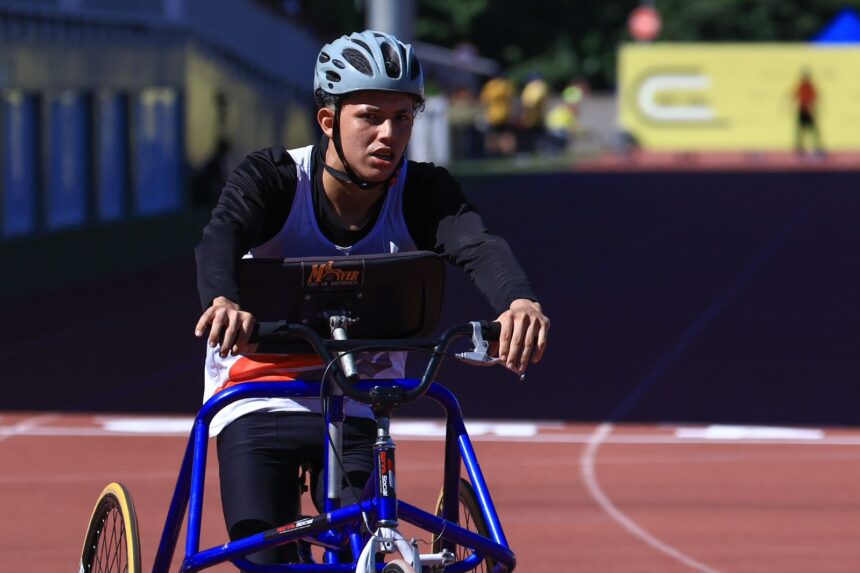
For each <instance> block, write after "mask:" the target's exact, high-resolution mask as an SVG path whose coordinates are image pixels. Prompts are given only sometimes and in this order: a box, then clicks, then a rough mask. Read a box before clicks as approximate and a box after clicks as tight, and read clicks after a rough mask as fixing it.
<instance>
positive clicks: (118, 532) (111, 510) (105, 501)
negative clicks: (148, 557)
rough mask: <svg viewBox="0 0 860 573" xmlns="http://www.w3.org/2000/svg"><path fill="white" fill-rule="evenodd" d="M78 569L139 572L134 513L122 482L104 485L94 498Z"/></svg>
mask: <svg viewBox="0 0 860 573" xmlns="http://www.w3.org/2000/svg"><path fill="white" fill-rule="evenodd" d="M80 571H81V573H107V572H111V573H113V572H116V573H140V541H139V537H138V532H137V516H136V515H135V513H134V504H133V503H132V501H131V496H130V495H129V493H128V490H127V489H126V488H125V486H123V485H122V484H118V483H112V484H110V485H108V486H107V487H106V488H104V490H103V491H102V493H101V495H100V496H99V500H98V502H96V506H95V509H93V514H92V517H90V524H89V527H88V528H87V535H86V537H85V538H84V548H83V551H82V552H81V569H80Z"/></svg>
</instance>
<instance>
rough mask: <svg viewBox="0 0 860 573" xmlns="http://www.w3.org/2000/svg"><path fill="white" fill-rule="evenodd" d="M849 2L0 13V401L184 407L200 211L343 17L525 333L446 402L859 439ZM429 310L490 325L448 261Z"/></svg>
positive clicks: (64, 8) (312, 135)
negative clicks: (453, 199)
mask: <svg viewBox="0 0 860 573" xmlns="http://www.w3.org/2000/svg"><path fill="white" fill-rule="evenodd" d="M857 4H858V3H857V2H847V3H846V2H837V1H830V0H828V1H826V2H824V1H823V2H817V3H815V5H814V6H811V5H809V4H808V3H804V2H795V1H781V2H759V3H757V4H756V6H757V8H756V10H752V11H749V10H747V11H745V8H744V6H745V5H744V3H743V1H742V0H730V1H727V2H724V3H719V5H718V4H717V3H713V2H708V1H705V0H701V1H694V2H690V1H687V0H661V1H659V2H657V3H654V2H642V3H640V2H638V0H623V1H621V2H612V3H571V2H566V1H562V0H540V1H536V2H533V3H531V4H530V5H529V10H530V11H529V13H528V14H525V13H524V9H523V6H522V4H521V3H520V2H515V1H514V0H495V1H493V2H492V3H490V2H488V1H484V0H470V1H466V0H463V1H457V2H450V1H447V0H416V2H414V3H413V2H405V1H403V2H385V1H382V0H379V1H378V2H370V1H368V2H360V1H345V0H314V1H310V0H309V1H303V0H287V1H280V0H278V1H275V0H253V1H251V0H242V1H239V0H236V1H232V0H231V1H227V0H218V1H209V2H206V1H204V0H122V1H107V0H33V1H23V0H17V1H16V0H0V172H2V177H0V260H2V261H3V264H2V267H0V308H2V313H0V314H2V316H3V317H4V318H5V323H4V324H5V326H4V328H3V330H2V335H0V363H2V364H3V365H4V371H3V380H4V386H3V388H4V392H3V393H2V394H0V409H30V410H41V409H63V410H101V411H104V410H135V411H183V412H190V411H193V410H194V409H195V408H196V406H197V405H198V403H199V398H200V395H201V389H202V384H201V381H202V373H201V368H202V351H203V348H202V344H201V343H200V342H199V341H198V340H196V339H195V338H194V337H193V335H192V328H193V325H194V323H195V322H196V319H197V316H198V315H199V311H200V309H199V302H198V300H197V296H196V292H195V276H194V275H195V269H194V262H193V256H192V251H193V248H194V246H195V245H196V243H197V241H198V240H199V237H200V232H201V230H202V228H203V226H204V225H205V223H206V221H207V220H208V217H209V209H210V208H211V206H212V204H213V203H214V201H215V200H216V198H217V194H218V193H219V191H220V188H221V185H222V183H223V180H224V177H225V176H226V174H227V173H229V171H230V170H231V169H232V168H233V167H234V166H235V165H236V163H237V162H238V161H240V160H241V158H242V157H243V156H244V155H245V154H246V153H248V152H249V151H251V150H254V149H256V148H260V147H264V146H268V145H273V144H277V143H283V144H285V145H287V146H288V147H289V146H299V145H307V144H310V143H314V142H315V141H316V137H317V131H316V128H315V127H314V124H313V118H312V113H311V112H312V107H311V105H312V104H311V93H310V92H311V81H312V79H311V71H312V67H313V62H314V58H315V57H316V53H317V51H318V50H319V48H320V47H321V46H322V44H323V43H324V42H326V41H329V40H331V39H333V38H334V37H337V36H339V35H341V34H343V33H347V32H349V31H352V30H357V29H361V28H363V27H365V26H366V25H371V26H376V27H378V28H386V29H389V27H391V28H390V31H393V32H395V33H397V34H400V35H401V36H403V37H405V38H409V37H410V36H412V39H413V41H414V43H415V45H416V49H417V50H418V53H419V55H420V57H421V58H422V62H423V65H424V68H425V73H426V77H427V93H428V106H427V110H426V111H425V113H424V115H423V116H422V117H420V118H419V119H418V121H417V123H416V127H415V136H414V139H413V142H412V144H411V145H410V153H411V154H412V157H413V158H415V159H422V160H433V161H436V162H438V163H441V164H447V165H448V166H449V167H450V168H451V170H452V171H453V172H454V173H455V174H456V175H457V176H458V177H460V178H461V179H462V181H463V183H464V188H465V190H466V192H467V194H468V195H469V197H470V198H471V199H472V200H473V201H474V202H475V203H476V204H477V205H478V206H479V207H480V209H481V211H482V213H483V214H484V216H485V219H486V221H487V222H488V225H489V226H490V229H491V230H494V231H498V232H499V233H500V234H501V235H503V236H505V237H507V238H508V239H509V240H510V242H511V244H512V246H513V248H514V250H515V252H516V253H517V254H518V256H519V257H520V259H521V261H522V262H523V265H524V266H525V267H526V269H527V271H528V272H529V274H530V276H531V277H532V280H533V282H534V283H535V287H536V289H537V291H538V293H540V295H541V297H542V300H543V301H544V302H545V304H546V306H547V309H548V312H549V315H550V317H551V318H552V319H553V320H554V327H553V335H552V346H551V350H550V353H549V354H548V355H547V358H546V360H545V361H544V363H542V364H541V365H539V366H537V367H535V368H533V369H532V370H531V371H530V373H529V378H528V383H527V384H525V385H518V384H516V383H515V382H514V379H513V378H512V377H510V378H507V377H506V376H505V375H504V373H502V372H500V371H489V372H475V371H474V369H472V370H468V369H464V368H463V367H459V368H458V367H457V366H456V365H449V366H446V371H445V376H446V377H448V379H449V380H454V379H458V378H459V379H462V381H461V382H460V383H458V384H457V391H458V393H459V394H460V395H461V396H462V397H463V402H464V404H468V406H467V414H469V415H472V416H481V417H499V416H504V417H525V418H566V419H605V418H607V417H612V416H615V417H617V418H619V419H636V420H703V421H704V420H721V421H735V422H738V421H749V422H757V423H760V422H761V423H763V422H769V421H770V422H786V423H788V422H796V423H831V424H857V423H860V419H858V416H857V413H856V412H857V408H856V404H857V400H858V395H857V390H856V384H855V383H854V382H855V380H856V378H857V376H858V375H860V359H859V358H857V356H856V355H855V354H856V353H855V352H854V351H853V348H854V346H855V340H856V333H857V332H858V331H860V306H858V303H857V302H856V300H855V299H856V296H854V292H855V291H856V285H857V284H858V281H860V274H858V271H857V269H858V268H860V265H858V263H860V255H858V254H857V250H856V248H855V245H856V244H858V242H860V234H858V228H860V227H858V226H857V225H856V221H857V216H858V215H860V196H858V195H857V193H856V191H857V189H858V188H860V153H858V150H860V145H858V144H856V141H857V140H856V137H857V133H858V131H857V130H856V129H855V128H854V126H856V123H857V121H858V119H857V118H858V116H857V113H858V112H857V106H856V101H860V100H858V98H857V97H856V96H857V95H858V94H857V93H855V92H856V91H857V88H856V86H855V83H856V77H855V76H856V69H857V66H856V62H857V54H858V45H860V44H858V43H857V42H858V39H860V36H858V35H857V34H855V33H854V32H852V30H854V31H855V32H856V30H857V29H858V28H860V26H856V25H855V26H854V27H852V22H854V23H855V24H856V20H857V18H856V13H855V12H854V11H853V9H852V7H853V8H856V7H857ZM640 8H644V9H645V13H646V19H645V22H646V24H648V22H650V24H648V26H650V27H648V26H646V27H645V30H646V32H648V30H650V32H648V33H649V34H651V36H650V38H649V39H639V40H636V41H634V40H635V38H634V36H633V34H634V31H633V30H634V28H635V26H633V25H632V22H633V20H634V18H633V14H634V13H636V12H637V11H638V10H640ZM374 10H376V12H375V14H376V15H375V16H374ZM649 10H650V11H651V12H649ZM655 10H658V12H657V14H658V17H659V18H660V19H661V20H659V21H658V24H659V25H657V26H656V27H655V26H654V20H653V18H654V14H653V13H652V12H653V11H655ZM647 14H651V16H650V18H651V20H648V17H649V16H647ZM517 15H520V16H522V17H521V18H517V20H516V25H515V26H514V25H512V24H511V22H512V18H514V17H515V16H517ZM374 18H378V20H374ZM837 32H839V33H838V34H837ZM825 40H826V41H827V43H826V44H825V43H822V42H824V41H825ZM834 41H835V42H837V43H836V44H833V43H832V42H834ZM738 42H744V44H743V45H738V44H737V43H738ZM765 42H766V43H767V44H766V45H765ZM729 44H730V45H729ZM807 68H808V69H809V70H810V71H811V73H812V78H813V80H814V81H815V82H816V88H817V90H818V94H819V95H818V97H819V99H820V104H821V108H820V114H821V115H820V116H819V118H818V119H819V120H820V125H819V126H820V129H821V137H822V139H823V146H822V147H823V149H821V150H815V149H813V151H814V152H810V153H807V152H806V151H805V150H800V151H801V152H798V150H796V149H795V141H794V130H795V128H796V111H797V110H796V109H795V107H794V106H795V105H796V103H797V102H796V101H795V98H794V95H793V90H794V89H795V87H794V85H795V82H796V81H797V80H799V79H800V76H801V75H802V72H803V70H804V69H807ZM667 77H668V78H669V79H670V82H669V84H668V85H667V84H666V83H665V80H666V78H667ZM655 78H656V83H655ZM679 78H680V86H679V84H678V79H679ZM691 78H692V80H691ZM703 78H705V79H703ZM499 79H501V80H502V81H501V82H497V83H496V84H495V86H496V87H499V86H501V88H502V89H501V90H500V91H499V92H498V93H502V94H503V97H504V98H506V99H505V102H504V104H505V105H504V107H505V108H506V110H507V112H506V113H507V115H506V116H505V119H504V122H503V123H500V124H499V125H498V126H496V127H497V128H498V130H489V129H488V125H489V123H488V117H487V110H488V105H489V104H488V103H487V101H486V100H485V99H482V95H481V92H482V91H483V90H484V89H485V88H486V87H487V86H488V85H490V84H491V82H492V81H493V80H499ZM672 81H675V82H676V83H675V84H674V85H673V84H672ZM661 82H663V83H661ZM691 82H692V83H691ZM529 86H530V87H529ZM527 87H528V88H529V89H528V90H527V89H526V88H527ZM643 92H644V94H645V95H644V96H643V95H642V94H643ZM527 94H528V95H527ZM643 103H644V108H643ZM643 109H644V110H645V111H644V113H643ZM703 112H707V113H711V114H712V116H708V117H706V118H705V119H706V120H707V121H705V122H699V123H696V122H693V123H692V124H691V123H690V121H688V120H689V119H690V117H691V115H690V114H692V116H693V118H694V119H695V116H696V114H697V113H698V114H701V113H703ZM649 113H650V114H651V115H649ZM541 114H544V115H541ZM655 114H656V119H655V117H654V116H655ZM667 114H668V115H667ZM685 114H687V115H686V116H685ZM679 116H680V120H679ZM685 118H686V119H685ZM703 123H704V124H706V125H702V124H703ZM490 133H495V134H499V133H500V134H502V137H501V138H497V139H496V140H495V141H490V140H489V138H488V137H487V136H488V134H490ZM838 134H841V135H838ZM447 301H448V302H447V307H446V314H445V321H452V320H466V319H473V318H476V316H480V317H486V316H488V315H489V313H490V310H489V309H488V308H487V307H486V305H485V303H484V302H483V301H482V300H481V299H480V297H479V296H478V295H477V294H476V293H475V292H474V289H471V287H470V286H469V284H468V280H467V279H465V278H464V277H463V276H462V273H460V272H459V270H457V269H451V272H450V273H449V286H448V296H447ZM500 388H501V389H502V391H501V392H500V391H499V389H500ZM487 396H502V397H503V399H500V400H488V399H487ZM510 396H516V397H517V399H516V400H512V399H510Z"/></svg>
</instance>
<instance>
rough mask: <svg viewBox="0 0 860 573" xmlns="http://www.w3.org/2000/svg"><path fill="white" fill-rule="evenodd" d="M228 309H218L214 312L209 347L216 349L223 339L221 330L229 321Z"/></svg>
mask: <svg viewBox="0 0 860 573" xmlns="http://www.w3.org/2000/svg"><path fill="white" fill-rule="evenodd" d="M226 315H227V309H225V308H216V309H215V310H214V311H213V312H212V324H211V326H210V327H209V341H208V342H209V346H210V347H212V348H215V347H216V346H218V341H219V340H220V339H221V330H222V329H223V328H224V323H225V322H226V321H227V320H228V319H227V316H226Z"/></svg>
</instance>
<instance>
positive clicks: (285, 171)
mask: <svg viewBox="0 0 860 573" xmlns="http://www.w3.org/2000/svg"><path fill="white" fill-rule="evenodd" d="M314 90H315V91H314V96H315V101H316V107H317V112H316V120H317V122H318V124H319V126H320V128H321V130H322V132H323V134H324V136H323V138H322V140H321V142H320V143H319V145H312V146H308V147H304V148H300V149H291V150H287V149H284V148H283V147H282V146H273V147H269V148H267V149H263V150H260V151H256V152H254V153H251V154H250V155H248V156H247V157H246V158H245V160H244V162H243V163H242V164H241V165H240V166H239V167H238V168H237V169H236V170H235V171H234V172H233V174H232V175H231V176H230V177H229V179H228V181H227V184H226V186H225V187H224V190H223V191H222V193H221V196H220V198H219V200H218V204H217V206H216V207H215V209H214V210H213V212H212V219H211V221H210V222H209V224H208V225H207V226H206V228H205V229H204V231H203V238H202V240H201V242H200V244H199V245H198V247H197V250H196V259H197V266H198V289H199V292H200V298H201V301H202V303H203V307H204V308H205V311H204V312H203V315H202V316H201V317H200V320H199V322H198V323H197V327H196V331H195V334H196V335H197V336H198V337H203V336H205V333H206V331H207V329H208V337H207V340H208V351H207V356H206V367H205V371H206V390H205V399H208V398H209V397H211V396H212V395H213V394H215V393H216V392H218V391H220V390H223V389H224V388H226V387H228V386H230V385H231V384H234V383H238V382H241V381H244V380H261V379H267V380H272V379H284V377H287V378H290V377H305V378H306V377H308V376H313V375H314V373H316V374H317V376H318V375H319V371H320V370H321V367H320V362H319V360H318V359H317V358H314V357H307V356H297V357H287V358H281V359H275V358H274V357H271V356H261V355H256V354H254V350H255V349H254V347H253V345H251V344H249V343H248V338H249V336H250V334H251V331H252V328H253V325H254V317H253V316H252V315H251V314H250V313H248V312H245V311H243V310H242V299H241V293H240V292H239V289H238V286H237V283H236V269H237V265H238V262H239V260H240V259H241V258H242V257H243V256H252V257H264V258H283V257H297V256H317V255H320V256H336V255H350V254H354V255H364V254H373V253H394V252H400V251H413V250H429V251H435V252H437V253H439V254H440V255H442V256H444V257H445V258H446V259H447V260H449V261H450V262H452V263H454V264H456V265H459V266H461V267H463V268H464V269H465V270H466V272H467V273H469V275H470V276H471V278H472V280H473V281H474V283H475V284H476V285H477V287H478V288H479V289H480V290H481V292H482V293H483V294H484V295H485V296H486V297H487V299H488V300H489V302H490V303H491V304H492V306H493V307H494V308H495V309H496V310H497V311H498V312H499V313H500V314H499V317H498V318H497V319H496V320H498V321H499V322H501V324H502V330H501V339H500V342H499V349H498V352H499V356H500V358H502V359H503V360H504V361H505V364H506V366H507V367H508V368H510V369H511V370H514V371H517V372H523V371H525V369H526V367H527V365H528V363H529V362H530V361H531V362H538V361H539V360H540V358H541V356H542V355H543V353H544V351H545V348H546V344H547V334H548V331H549V325H550V323H549V320H548V319H547V317H546V316H545V315H544V313H543V311H542V309H541V305H540V303H539V302H538V299H537V297H536V296H535V294H534V292H533V291H532V289H531V287H530V286H529V283H528V281H527V279H526V276H525V274H524V272H523V270H522V269H521V267H520V265H519V264H518V263H517V261H516V259H515V258H514V256H513V254H512V252H511V250H510V248H509V246H508V245H507V243H506V242H505V241H503V240H502V239H500V238H498V237H496V236H493V235H491V234H489V233H488V232H487V230H486V228H485V227H484V224H483V222H482V221H481V218H480V216H479V215H478V213H477V212H476V211H475V208H474V207H473V206H472V205H470V204H469V203H468V202H467V201H466V199H465V197H464V196H463V193H462V191H461V189H460V185H459V184H458V183H457V181H456V180H454V179H453V178H452V177H451V175H450V174H449V173H448V172H447V171H446V170H445V169H443V168H441V167H436V166H435V165H433V164H429V163H415V162H412V161H406V160H404V152H405V150H406V146H407V144H408V143H409V138H410V136H411V133H412V124H413V121H414V119H415V114H416V113H417V112H418V111H420V110H421V108H422V106H423V102H424V85H423V74H422V70H421V65H420V63H419V61H418V58H417V57H416V55H415V53H414V51H413V49H412V47H411V46H410V45H408V44H403V43H402V42H400V41H398V40H397V39H396V38H395V37H393V36H391V35H387V34H381V33H378V32H374V31H365V32H361V33H355V34H352V35H350V36H343V37H341V38H339V39H338V40H335V41H334V42H332V43H330V44H326V45H325V46H324V47H323V48H322V51H321V52H320V53H319V57H318V59H317V62H316V67H315V70H314ZM219 340H223V342H222V343H220V344H219V342H218V341H219ZM404 360H405V356H403V355H401V354H399V353H390V354H388V355H384V356H376V357H373V358H372V359H371V358H367V359H362V360H359V361H358V368H359V371H360V372H361V373H362V375H363V376H367V377H379V378H397V377H402V376H403V366H404ZM279 377H280V378H279ZM319 411H320V405H319V400H310V399H306V400H305V399H296V400H289V399H249V400H242V401H240V402H237V403H235V404H233V405H231V406H229V407H228V408H225V409H224V410H222V411H221V412H220V413H219V414H218V415H217V416H216V417H215V419H214V420H213V422H212V426H211V429H212V434H213V435H217V436H218V458H219V464H220V466H219V467H220V476H221V497H222V504H223V507H224V516H225V520H226V522H227V528H228V531H229V534H230V537H231V538H232V539H237V538H241V537H245V536H248V535H250V534H252V533H257V532H260V531H264V530H266V529H269V528H272V527H276V526H278V525H281V524H283V523H287V522H290V521H292V520H294V519H296V518H297V514H298V510H299V508H298V499H297V496H296V494H295V492H296V491H298V487H299V486H298V479H299V468H300V467H301V466H302V465H309V466H310V467H311V468H312V472H311V484H312V489H313V491H315V492H316V495H315V501H316V503H317V504H318V505H321V504H322V494H323V492H322V491H321V489H322V484H321V482H322V480H321V479H319V473H320V470H321V468H322V455H323V446H322V442H323V432H322V430H321V425H320V416H319ZM346 415H347V419H346V422H345V423H344V447H343V461H344V469H345V471H346V474H347V476H348V477H349V479H350V482H351V483H352V484H353V485H354V486H357V487H358V488H361V486H363V484H364V483H365V482H366V481H367V478H368V477H369V475H370V473H371V472H372V471H373V458H372V449H371V447H372V444H373V441H374V438H375V424H374V421H373V417H372V414H371V412H370V409H369V407H368V406H366V405H362V404H357V403H354V402H351V401H347V404H346ZM344 485H345V484H344ZM343 501H344V503H352V502H353V501H355V496H354V494H353V492H352V491H351V490H350V489H349V488H346V487H344V491H343ZM296 559H297V554H296V552H295V548H294V547H289V546H288V547H281V548H278V549H276V550H272V551H267V552H262V553H260V554H258V555H255V556H253V559H252V560H254V561H257V562H260V563H277V562H284V561H295V560H296Z"/></svg>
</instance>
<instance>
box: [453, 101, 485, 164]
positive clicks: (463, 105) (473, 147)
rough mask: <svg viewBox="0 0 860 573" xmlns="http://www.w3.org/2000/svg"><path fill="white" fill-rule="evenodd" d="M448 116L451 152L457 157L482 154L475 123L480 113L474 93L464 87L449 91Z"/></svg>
mask: <svg viewBox="0 0 860 573" xmlns="http://www.w3.org/2000/svg"><path fill="white" fill-rule="evenodd" d="M449 97H450V101H451V107H450V108H449V110H448V118H449V122H450V125H451V154H452V157H453V158H454V159H455V160H457V159H476V158H479V157H481V155H483V143H482V141H481V133H480V131H478V128H477V123H478V120H479V115H480V113H481V108H480V104H479V102H478V99H477V97H476V95H475V93H474V92H473V91H472V90H470V89H469V88H466V87H461V88H457V89H455V90H454V91H453V92H451V95H450V96H449Z"/></svg>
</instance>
